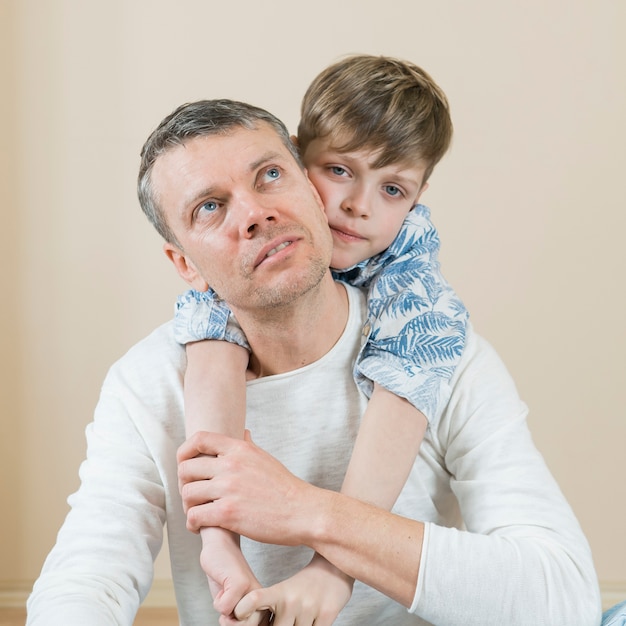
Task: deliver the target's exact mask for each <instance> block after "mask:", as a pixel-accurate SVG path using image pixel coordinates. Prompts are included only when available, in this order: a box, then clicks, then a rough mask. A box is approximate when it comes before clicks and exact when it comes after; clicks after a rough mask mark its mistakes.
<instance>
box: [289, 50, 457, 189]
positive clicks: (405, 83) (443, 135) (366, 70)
mask: <svg viewBox="0 0 626 626" xmlns="http://www.w3.org/2000/svg"><path fill="white" fill-rule="evenodd" d="M322 137H329V138H330V140H331V142H332V144H333V147H334V148H335V149H336V150H338V151H340V152H352V151H355V150H362V149H367V150H372V151H379V156H378V158H377V160H376V162H375V163H374V167H377V168H378V167H384V166H386V165H389V164H390V163H416V162H420V163H422V164H423V165H425V166H426V172H425V175H424V182H426V180H427V179H428V177H429V176H430V174H431V173H432V171H433V169H434V167H435V165H436V164H437V163H438V162H439V160H440V159H441V158H442V157H443V155H444V154H445V153H446V151H447V150H448V148H449V146H450V142H451V140H452V120H451V118H450V107H449V105H448V100H447V98H446V95H445V94H444V92H443V91H442V90H441V89H440V88H439V86H438V85H437V84H436V83H435V81H434V80H433V79H432V78H431V77H430V76H429V75H428V74H427V73H426V72H425V71H424V70H423V69H421V68H419V67H417V65H414V64H413V63H409V62H407V61H402V60H399V59H394V58H390V57H384V56H370V55H355V56H350V57H347V58H345V59H344V60H342V61H339V62H338V63H335V64H333V65H331V66H329V67H327V68H326V69H325V70H323V71H322V72H321V73H320V74H319V75H318V76H317V77H316V78H315V79H314V80H313V82H312V83H311V85H310V86H309V88H308V89H307V92H306V94H305V95H304V99H303V101H302V107H301V117H300V125H299V126H298V143H299V146H300V151H301V154H304V152H305V150H306V148H307V146H308V145H309V143H310V142H311V141H313V140H314V139H317V138H322Z"/></svg>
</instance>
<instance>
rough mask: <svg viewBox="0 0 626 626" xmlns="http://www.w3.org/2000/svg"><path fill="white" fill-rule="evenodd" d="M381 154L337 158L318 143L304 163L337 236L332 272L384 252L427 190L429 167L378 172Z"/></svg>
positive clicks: (366, 152)
mask: <svg viewBox="0 0 626 626" xmlns="http://www.w3.org/2000/svg"><path fill="white" fill-rule="evenodd" d="M377 157H378V152H373V151H371V150H357V151H355V152H339V151H338V150H336V149H335V148H333V146H332V144H331V141H330V139H329V138H324V137H323V138H318V139H314V140H313V141H312V142H311V143H310V144H309V145H308V146H307V149H306V151H305V152H304V154H303V155H302V159H303V161H304V164H305V166H306V168H307V171H308V175H309V178H310V179H311V182H312V183H313V184H314V185H315V188H316V189H317V191H318V193H319V194H320V196H321V198H322V202H323V203H324V208H325V210H326V215H327V217H328V223H329V225H330V230H331V232H332V235H333V243H334V250H333V257H332V262H331V267H333V268H335V269H346V268H348V267H351V266H353V265H355V264H357V263H359V262H360V261H363V260H365V259H368V258H370V257H372V256H374V255H375V254H378V253H379V252H382V251H383V250H386V249H387V248H388V247H389V246H390V244H391V242H392V241H393V240H394V239H395V237H396V235H397V234H398V232H399V230H400V227H401V226H402V222H403V221H404V218H405V217H406V216H407V214H408V213H409V211H410V210H411V209H412V208H413V206H415V204H416V203H417V202H418V200H419V197H420V195H421V194H422V193H423V192H424V191H425V189H426V188H427V187H428V185H427V184H424V183H423V180H424V172H425V167H424V166H421V165H418V164H402V163H392V164H390V165H386V166H385V167H381V168H375V167H374V166H373V163H374V162H375V160H376V158H377Z"/></svg>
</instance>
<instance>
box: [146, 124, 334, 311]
mask: <svg viewBox="0 0 626 626" xmlns="http://www.w3.org/2000/svg"><path fill="white" fill-rule="evenodd" d="M152 183H153V188H154V192H155V197H156V198H157V200H158V202H159V204H160V206H161V209H162V211H163V214H164V216H165V219H166V220H167V223H168V224H169V226H170V228H171V229H172V231H173V233H174V235H175V237H176V238H177V240H178V241H179V242H180V245H181V246H182V250H181V249H179V248H177V247H176V246H174V245H172V244H169V243H168V244H165V251H166V254H167V255H168V256H169V257H170V259H171V260H172V261H173V262H174V264H175V265H176V267H177V269H178V271H179V273H180V274H181V276H182V277H183V278H184V279H185V280H186V281H187V282H188V283H189V284H190V285H192V286H193V287H194V288H195V289H198V290H205V289H206V288H207V285H210V286H211V287H212V288H213V289H214V290H215V291H216V292H217V294H218V295H219V296H220V297H221V298H223V299H224V300H225V301H226V302H227V303H228V304H229V305H230V306H231V308H232V309H233V310H237V309H238V310H240V311H243V310H249V311H253V310H255V309H258V308H259V307H260V308H267V307H277V306H282V305H285V304H289V303H291V302H292V301H294V300H295V299H296V298H297V297H298V296H299V295H301V294H303V293H306V292H307V291H309V290H310V289H312V288H314V287H315V286H316V285H318V284H319V283H320V281H321V280H322V278H323V277H324V275H325V274H326V273H327V272H328V266H329V263H330V255H331V251H332V239H331V236H330V232H329V229H328V223H327V221H326V216H325V214H324V211H323V208H322V205H321V202H320V199H319V196H318V195H317V193H316V192H315V190H314V188H313V186H312V185H311V183H310V182H309V180H308V178H307V177H306V174H305V173H304V172H303V171H302V170H301V168H300V167H299V166H298V164H297V163H296V161H295V160H294V158H293V156H292V155H291V154H290V153H289V151H288V150H287V148H286V147H285V146H284V144H283V143H282V141H281V139H280V137H279V136H278V135H277V134H276V132H275V131H274V129H272V128H271V126H269V125H267V124H265V123H262V122H261V123H259V125H258V127H257V128H256V129H254V130H249V129H246V128H242V127H236V128H234V129H233V130H231V131H230V132H229V133H228V134H225V135H208V136H204V137H196V138H194V139H191V140H189V141H188V142H186V143H185V144H184V145H183V146H176V147H174V148H171V149H170V150H169V151H167V152H166V153H164V154H163V155H161V156H160V157H159V158H158V159H157V161H156V163H155V164H154V168H153V171H152Z"/></svg>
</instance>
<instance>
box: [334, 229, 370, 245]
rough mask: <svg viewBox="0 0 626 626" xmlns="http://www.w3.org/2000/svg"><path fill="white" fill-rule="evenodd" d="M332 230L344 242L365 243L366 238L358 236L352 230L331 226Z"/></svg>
mask: <svg viewBox="0 0 626 626" xmlns="http://www.w3.org/2000/svg"><path fill="white" fill-rule="evenodd" d="M330 230H331V231H332V233H333V234H334V235H335V236H337V237H339V239H341V240H342V241H348V242H350V241H363V240H364V239H365V237H363V236H361V235H358V234H357V233H354V232H352V231H350V230H346V229H344V228H337V226H331V227H330Z"/></svg>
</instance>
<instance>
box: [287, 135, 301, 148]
mask: <svg viewBox="0 0 626 626" xmlns="http://www.w3.org/2000/svg"><path fill="white" fill-rule="evenodd" d="M289 139H291V143H292V144H293V145H294V146H295V147H296V148H300V144H299V143H298V138H297V137H296V136H295V135H290V137H289Z"/></svg>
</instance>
